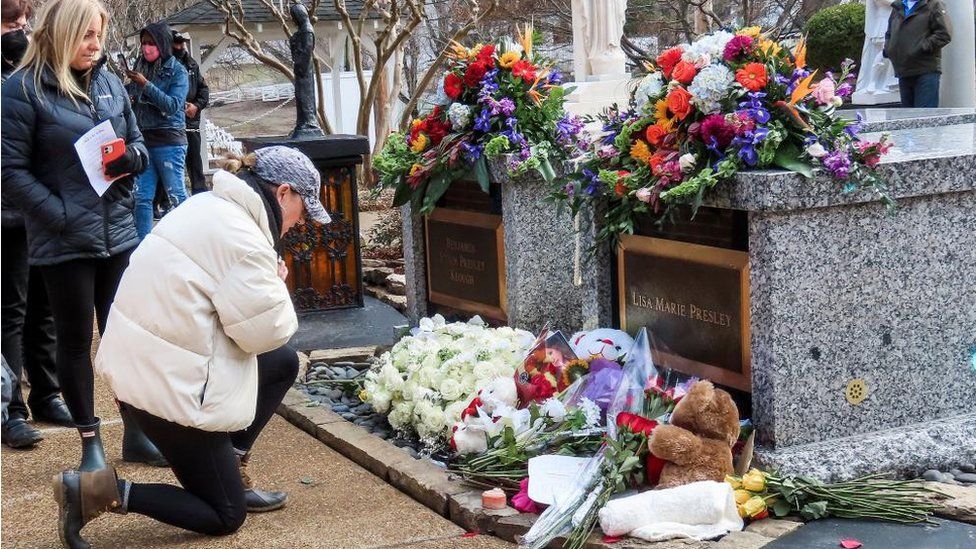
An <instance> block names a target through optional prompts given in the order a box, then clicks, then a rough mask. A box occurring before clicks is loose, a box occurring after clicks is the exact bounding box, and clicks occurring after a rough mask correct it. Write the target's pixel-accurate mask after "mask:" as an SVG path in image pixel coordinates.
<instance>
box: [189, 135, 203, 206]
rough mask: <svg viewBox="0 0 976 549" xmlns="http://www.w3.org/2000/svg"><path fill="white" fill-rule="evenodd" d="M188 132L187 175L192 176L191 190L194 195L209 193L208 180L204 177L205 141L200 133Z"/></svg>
mask: <svg viewBox="0 0 976 549" xmlns="http://www.w3.org/2000/svg"><path fill="white" fill-rule="evenodd" d="M191 129H192V128H187V130H186V173H187V174H189V176H190V189H191V192H192V193H193V194H197V193H203V192H207V179H206V177H204V175H203V157H202V156H201V151H202V149H203V140H202V139H201V138H200V131H202V130H200V131H190V130H191Z"/></svg>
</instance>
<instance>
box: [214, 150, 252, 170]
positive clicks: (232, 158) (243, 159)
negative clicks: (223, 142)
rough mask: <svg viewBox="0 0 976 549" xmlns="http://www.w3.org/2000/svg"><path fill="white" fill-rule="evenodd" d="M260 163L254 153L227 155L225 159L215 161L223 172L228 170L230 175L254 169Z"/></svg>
mask: <svg viewBox="0 0 976 549" xmlns="http://www.w3.org/2000/svg"><path fill="white" fill-rule="evenodd" d="M257 162H258V157H257V155H255V154H254V153H247V154H244V155H240V154H234V153H227V156H225V157H224V158H218V159H217V160H215V161H214V163H215V164H217V167H218V168H220V169H222V170H227V171H229V172H230V173H238V172H240V171H241V170H242V169H244V168H245V167H246V168H253V167H254V165H255V164H257Z"/></svg>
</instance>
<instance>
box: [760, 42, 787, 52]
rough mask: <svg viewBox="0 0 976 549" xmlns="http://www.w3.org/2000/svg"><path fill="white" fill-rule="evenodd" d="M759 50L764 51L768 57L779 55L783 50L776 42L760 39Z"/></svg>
mask: <svg viewBox="0 0 976 549" xmlns="http://www.w3.org/2000/svg"><path fill="white" fill-rule="evenodd" d="M759 49H760V50H762V51H763V53H765V54H766V55H778V54H779V52H780V51H781V50H782V49H783V48H782V46H780V45H779V42H776V41H775V40H770V39H769V38H760V39H759Z"/></svg>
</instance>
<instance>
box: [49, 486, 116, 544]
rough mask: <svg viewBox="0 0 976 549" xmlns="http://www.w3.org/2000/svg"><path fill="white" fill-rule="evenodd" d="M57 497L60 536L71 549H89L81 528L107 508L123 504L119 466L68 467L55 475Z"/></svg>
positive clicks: (110, 508)
mask: <svg viewBox="0 0 976 549" xmlns="http://www.w3.org/2000/svg"><path fill="white" fill-rule="evenodd" d="M52 485H53V488H54V499H55V501H57V502H58V509H59V512H58V537H60V538H61V544H62V545H64V546H65V547H68V548H69V549H88V548H90V547H91V545H90V544H89V543H88V542H87V541H85V540H84V539H82V537H81V529H82V528H84V527H85V525H86V524H88V523H89V522H91V521H92V520H94V519H95V518H96V517H98V516H99V515H101V514H102V513H104V512H106V511H115V510H118V509H119V508H120V507H121V506H122V501H121V499H122V498H121V496H120V494H119V483H118V477H117V476H116V474H115V469H113V468H111V467H106V468H103V469H98V470H96V471H90V472H89V471H74V470H68V471H64V472H62V473H58V474H57V475H54V479H53V482H52Z"/></svg>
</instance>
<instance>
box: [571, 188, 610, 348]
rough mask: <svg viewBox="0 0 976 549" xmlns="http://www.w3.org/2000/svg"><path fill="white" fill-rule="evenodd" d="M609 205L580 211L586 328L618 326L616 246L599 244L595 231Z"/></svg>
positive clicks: (602, 204)
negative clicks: (614, 292)
mask: <svg viewBox="0 0 976 549" xmlns="http://www.w3.org/2000/svg"><path fill="white" fill-rule="evenodd" d="M606 212H607V204H606V203H605V202H601V203H599V204H596V205H594V207H593V209H592V210H591V211H589V212H581V213H580V229H581V234H580V249H581V253H582V259H581V261H580V282H581V296H580V301H581V309H582V312H581V314H582V321H583V329H584V330H594V329H596V328H601V327H602V328H606V327H611V326H615V325H616V323H617V319H616V318H614V316H613V300H614V299H615V296H614V294H613V261H614V254H613V249H612V248H611V246H610V244H609V243H606V242H605V243H602V244H596V234H597V231H599V230H600V224H601V222H602V220H603V219H605V216H606Z"/></svg>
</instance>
